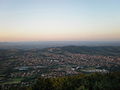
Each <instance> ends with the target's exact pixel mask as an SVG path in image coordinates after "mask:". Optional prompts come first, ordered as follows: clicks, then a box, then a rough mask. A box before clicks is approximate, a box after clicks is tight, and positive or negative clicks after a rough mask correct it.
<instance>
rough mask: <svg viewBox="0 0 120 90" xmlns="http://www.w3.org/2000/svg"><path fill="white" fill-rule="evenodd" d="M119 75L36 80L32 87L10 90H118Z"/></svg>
mask: <svg viewBox="0 0 120 90" xmlns="http://www.w3.org/2000/svg"><path fill="white" fill-rule="evenodd" d="M119 89H120V73H118V72H114V73H106V74H105V73H104V74H102V73H101V74H100V73H94V74H80V75H75V76H66V77H57V78H42V77H40V78H38V79H37V80H36V82H35V83H34V85H32V86H28V87H27V86H26V87H25V86H24V87H19V86H17V87H11V89H10V90H119Z"/></svg>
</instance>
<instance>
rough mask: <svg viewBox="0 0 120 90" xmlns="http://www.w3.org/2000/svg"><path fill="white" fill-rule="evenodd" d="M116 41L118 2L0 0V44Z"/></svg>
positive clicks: (118, 33) (119, 19) (118, 35)
mask: <svg viewBox="0 0 120 90" xmlns="http://www.w3.org/2000/svg"><path fill="white" fill-rule="evenodd" d="M64 40H65V41H66V40H68V41H69V40H81V41H99V40H100V41H104V40H105V41H106V40H109V41H113V40H120V0H0V41H2V42H4V41H64Z"/></svg>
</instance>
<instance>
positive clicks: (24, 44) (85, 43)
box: [0, 41, 120, 49]
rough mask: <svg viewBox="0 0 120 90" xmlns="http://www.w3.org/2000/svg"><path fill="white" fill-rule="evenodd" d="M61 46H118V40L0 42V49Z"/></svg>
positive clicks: (119, 43) (119, 42) (119, 44)
mask: <svg viewBox="0 0 120 90" xmlns="http://www.w3.org/2000/svg"><path fill="white" fill-rule="evenodd" d="M61 46H120V41H44V42H0V49H43V48H48V47H61Z"/></svg>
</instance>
